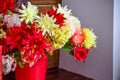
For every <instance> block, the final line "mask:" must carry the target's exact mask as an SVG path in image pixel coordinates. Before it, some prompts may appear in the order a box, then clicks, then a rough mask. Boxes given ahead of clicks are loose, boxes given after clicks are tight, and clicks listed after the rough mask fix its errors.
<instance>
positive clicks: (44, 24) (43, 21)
mask: <svg viewBox="0 0 120 80" xmlns="http://www.w3.org/2000/svg"><path fill="white" fill-rule="evenodd" d="M38 23H39V24H40V26H39V27H40V28H42V31H43V34H45V33H46V32H47V33H48V34H49V36H52V35H54V33H53V30H54V29H55V28H57V27H58V25H56V24H55V19H53V17H49V15H47V14H46V15H41V17H40V20H39V21H38Z"/></svg>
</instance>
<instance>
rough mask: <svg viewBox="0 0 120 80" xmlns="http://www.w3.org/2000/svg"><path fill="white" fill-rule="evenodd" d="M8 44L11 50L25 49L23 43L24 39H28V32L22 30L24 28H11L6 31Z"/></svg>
mask: <svg viewBox="0 0 120 80" xmlns="http://www.w3.org/2000/svg"><path fill="white" fill-rule="evenodd" d="M6 33H7V34H6V42H7V44H8V45H9V48H10V50H12V49H14V48H17V49H18V50H21V48H23V46H24V45H23V44H22V41H23V40H24V39H28V38H27V37H26V36H27V34H26V31H24V30H23V29H22V27H14V28H10V29H8V30H7V31H6Z"/></svg>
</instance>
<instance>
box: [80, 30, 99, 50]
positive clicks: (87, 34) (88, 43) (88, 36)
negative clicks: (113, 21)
mask: <svg viewBox="0 0 120 80" xmlns="http://www.w3.org/2000/svg"><path fill="white" fill-rule="evenodd" d="M83 34H84V42H83V44H82V46H83V47H84V48H86V49H90V48H91V47H94V46H96V45H95V44H96V43H95V41H96V38H97V37H96V35H95V34H94V33H93V32H92V31H91V30H90V29H88V28H83Z"/></svg>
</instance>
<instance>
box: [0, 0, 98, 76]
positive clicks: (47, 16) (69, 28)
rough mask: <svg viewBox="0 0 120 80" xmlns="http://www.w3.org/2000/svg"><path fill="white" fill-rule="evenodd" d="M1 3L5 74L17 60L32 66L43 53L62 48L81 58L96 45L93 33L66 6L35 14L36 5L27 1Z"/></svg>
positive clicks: (6, 0)
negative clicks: (18, 5) (83, 26)
mask: <svg viewBox="0 0 120 80" xmlns="http://www.w3.org/2000/svg"><path fill="white" fill-rule="evenodd" d="M0 4H3V5H0V45H2V46H3V54H2V55H3V57H2V58H3V59H2V61H3V64H2V65H3V67H4V68H3V72H4V73H5V74H7V73H9V72H10V71H11V70H12V71H13V70H15V67H16V64H17V63H18V64H19V65H20V66H21V67H23V66H24V64H29V66H30V67H32V66H33V65H34V64H35V63H36V62H37V61H38V60H40V59H41V58H42V57H47V55H53V51H54V50H56V49H61V48H63V49H64V50H66V51H67V52H68V53H70V54H72V55H73V56H74V57H75V58H76V59H78V60H80V61H82V62H83V61H85V59H86V58H87V55H88V52H89V50H90V49H91V48H93V47H95V46H96V36H95V34H94V33H93V32H92V30H90V29H88V28H82V27H81V23H80V21H79V20H78V18H76V17H75V16H73V15H72V13H71V10H68V9H67V6H65V7H62V6H61V5H58V8H57V7H53V8H51V9H50V10H46V9H45V10H44V12H43V13H41V14H40V15H38V13H39V11H38V8H37V6H35V5H32V4H31V3H30V2H28V5H27V6H25V5H22V7H21V9H18V8H17V5H16V4H15V3H14V0H5V1H3V0H2V1H0ZM6 64H7V65H6ZM5 66H7V67H5ZM11 67H12V68H11Z"/></svg>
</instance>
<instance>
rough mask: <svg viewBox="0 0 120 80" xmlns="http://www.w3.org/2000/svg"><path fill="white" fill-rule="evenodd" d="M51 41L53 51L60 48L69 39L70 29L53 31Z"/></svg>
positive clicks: (62, 28)
mask: <svg viewBox="0 0 120 80" xmlns="http://www.w3.org/2000/svg"><path fill="white" fill-rule="evenodd" d="M54 34H55V35H54V36H53V37H52V40H53V49H60V48H62V47H63V46H64V45H65V43H66V42H67V41H68V39H69V38H70V37H71V29H70V28H69V27H67V26H62V27H60V28H56V29H55V30H54Z"/></svg>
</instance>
